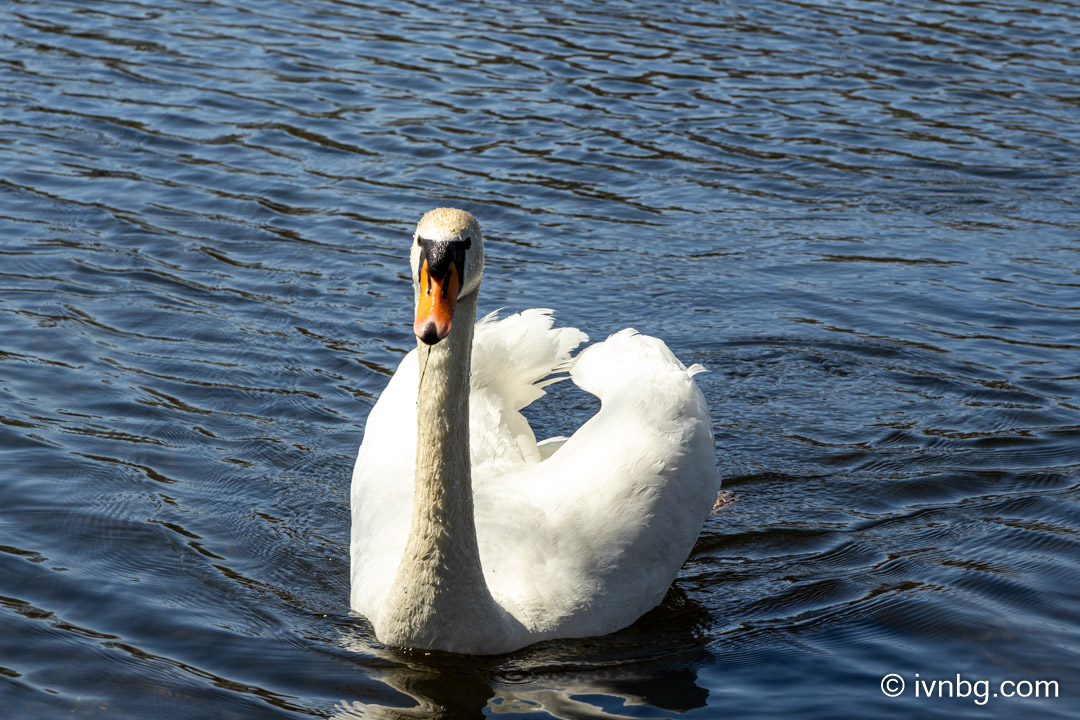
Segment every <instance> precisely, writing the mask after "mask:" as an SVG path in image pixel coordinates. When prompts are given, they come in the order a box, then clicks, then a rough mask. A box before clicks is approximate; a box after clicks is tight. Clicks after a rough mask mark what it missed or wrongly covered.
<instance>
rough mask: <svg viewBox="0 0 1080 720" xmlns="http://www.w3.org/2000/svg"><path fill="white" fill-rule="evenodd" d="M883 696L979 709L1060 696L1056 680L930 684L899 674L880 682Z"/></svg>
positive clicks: (882, 679)
mask: <svg viewBox="0 0 1080 720" xmlns="http://www.w3.org/2000/svg"><path fill="white" fill-rule="evenodd" d="M881 692H883V693H885V695H887V696H888V697H900V696H901V695H909V696H910V695H914V696H915V697H917V698H952V697H956V698H971V699H972V700H973V701H974V702H975V704H976V705H985V704H986V703H987V702H988V701H989V700H990V699H991V698H1020V699H1027V698H1031V699H1034V698H1056V697H1057V696H1058V693H1059V687H1058V681H1057V680H1002V681H1001V682H999V683H996V684H995V683H992V682H991V681H990V680H965V679H964V678H962V677H960V673H957V674H956V678H955V679H953V678H946V679H938V680H928V679H926V678H922V677H919V673H915V677H914V678H912V679H911V680H910V681H905V680H904V678H903V677H902V676H901V675H899V674H898V673H889V674H888V675H886V676H885V677H883V678H881Z"/></svg>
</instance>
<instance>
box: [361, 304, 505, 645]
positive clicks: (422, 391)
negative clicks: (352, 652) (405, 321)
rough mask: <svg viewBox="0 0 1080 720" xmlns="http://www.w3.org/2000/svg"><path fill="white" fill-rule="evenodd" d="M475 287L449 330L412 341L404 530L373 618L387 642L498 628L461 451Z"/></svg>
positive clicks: (453, 639)
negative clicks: (412, 471)
mask: <svg viewBox="0 0 1080 720" xmlns="http://www.w3.org/2000/svg"><path fill="white" fill-rule="evenodd" d="M475 319H476V293H472V294H470V295H468V296H466V297H463V298H461V299H459V300H458V302H457V310H456V311H455V313H454V324H453V329H452V330H451V331H450V334H449V335H448V336H447V337H446V338H445V339H444V340H443V341H442V342H440V343H437V344H436V345H430V346H429V345H425V344H424V343H422V342H421V343H418V347H417V352H418V354H419V356H420V357H419V361H420V363H419V364H420V387H419V393H418V396H417V408H416V415H417V428H416V429H417V437H416V476H415V480H414V495H413V509H412V520H411V523H410V527H409V536H408V540H407V542H406V545H405V552H404V554H403V555H402V558H401V563H400V565H399V566H398V569H397V575H396V576H395V578H394V582H393V585H392V587H391V589H390V592H389V593H388V595H387V597H386V600H385V601H384V604H383V611H382V612H381V613H380V617H379V618H378V620H377V622H376V634H377V635H378V636H379V638H380V639H381V640H382V641H383V642H386V643H388V644H391V645H400V646H405V647H424V648H433V649H442V650H450V651H456V652H469V651H470V647H471V646H472V644H473V643H475V642H477V641H478V640H480V639H481V638H490V637H491V634H492V632H493V631H496V629H497V628H499V627H500V621H501V617H502V616H503V615H505V613H504V612H503V611H502V609H501V608H500V607H499V606H498V604H497V603H496V602H495V601H494V599H493V598H492V597H491V593H490V592H489V591H488V588H487V584H486V582H485V580H484V573H483V568H482V567H481V564H480V550H479V546H478V544H477V539H476V519H475V515H474V512H473V492H472V472H471V467H472V463H471V460H470V456H469V369H470V364H471V355H472V339H473V326H474V324H475Z"/></svg>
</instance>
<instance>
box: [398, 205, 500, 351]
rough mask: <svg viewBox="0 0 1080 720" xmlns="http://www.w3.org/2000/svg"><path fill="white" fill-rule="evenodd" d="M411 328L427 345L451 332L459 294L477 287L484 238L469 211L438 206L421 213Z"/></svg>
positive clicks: (414, 253)
mask: <svg viewBox="0 0 1080 720" xmlns="http://www.w3.org/2000/svg"><path fill="white" fill-rule="evenodd" d="M410 261H411V263H412V278H413V289H414V290H415V294H416V317H415V320H414V321H413V332H414V333H415V334H416V337H417V338H419V339H420V340H421V341H423V342H425V343H427V344H428V345H434V344H435V343H437V342H439V341H440V340H442V339H443V338H445V337H446V336H447V335H449V334H450V328H451V326H452V325H453V321H454V309H455V307H456V306H457V301H458V299H459V298H462V297H465V296H466V295H469V294H471V293H475V292H476V291H477V290H479V289H480V276H481V275H482V274H483V272H484V238H483V235H482V234H481V232H480V223H478V222H476V218H474V217H473V216H472V214H471V213H467V212H465V211H464V210H456V209H454V208H436V209H434V210H431V211H430V212H428V213H426V214H425V215H424V217H422V218H420V222H419V223H417V225H416V232H415V233H414V234H413V243H412V251H411V252H410Z"/></svg>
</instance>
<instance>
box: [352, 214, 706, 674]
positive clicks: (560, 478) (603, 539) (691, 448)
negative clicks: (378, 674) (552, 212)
mask: <svg viewBox="0 0 1080 720" xmlns="http://www.w3.org/2000/svg"><path fill="white" fill-rule="evenodd" d="M440 212H441V213H444V215H445V214H446V213H460V216H457V215H452V216H450V217H451V220H452V221H447V220H443V219H440V222H425V221H428V220H429V216H431V215H432V213H440ZM432 213H429V214H428V216H425V219H424V220H422V221H421V224H420V226H419V227H418V233H417V235H416V238H417V240H418V241H419V240H428V239H430V238H428V237H426V236H427V235H438V238H436V239H437V240H439V241H440V242H460V241H461V240H463V239H464V238H465V237H467V238H468V239H469V240H470V241H471V245H472V247H476V246H477V245H479V244H480V243H481V242H482V238H481V237H480V230H479V226H478V225H476V224H475V220H474V219H473V218H472V216H471V215H468V214H467V213H463V212H462V211H445V210H443V211H432ZM444 226H445V227H444ZM416 255H417V253H416V252H414V263H413V264H414V268H413V270H414V272H413V276H414V280H416V281H417V296H418V298H419V297H420V295H421V293H422V292H423V290H424V288H422V287H420V279H421V278H426V277H427V276H426V275H422V274H421V271H422V270H423V269H426V268H427V265H424V264H423V263H424V262H426V257H427V256H422V257H421V259H420V260H419V262H420V264H421V267H417V263H418V261H417V259H416ZM481 258H482V255H481ZM461 267H463V268H464V267H466V266H465V265H462V266H461ZM474 274H478V273H475V272H474ZM464 275H465V279H464V285H465V286H466V289H467V287H468V284H469V283H470V277H469V270H464ZM475 280H476V285H477V286H478V284H479V278H478V277H476V278H475ZM418 302H419V300H418ZM470 311H471V312H472V313H473V315H472V316H468V317H466V316H462V315H463V313H464V314H468V313H469V312H470ZM474 316H475V291H474V292H472V293H466V292H464V291H463V293H462V294H461V295H460V296H459V297H458V299H457V312H456V313H455V317H454V325H453V330H452V331H451V332H450V333H449V335H448V337H447V340H444V341H441V342H438V343H437V344H433V345H427V343H426V342H423V341H421V342H419V343H418V348H419V349H418V350H414V351H412V352H410V353H409V354H408V355H407V356H406V357H405V358H404V359H403V360H402V362H401V364H400V366H399V367H398V369H397V372H395V374H394V376H393V377H392V378H391V380H390V383H389V385H388V386H387V387H386V389H385V391H384V392H383V394H382V395H381V397H380V398H379V400H378V402H377V403H376V405H375V407H374V408H373V409H372V411H371V414H370V415H369V417H368V421H367V425H366V427H365V431H364V440H363V443H362V445H361V447H360V452H359V455H358V457H357V460H356V466H355V469H354V472H353V480H352V523H353V526H352V544H351V553H352V575H351V579H352V592H351V605H352V607H353V609H354V610H356V611H358V612H360V613H361V614H363V615H365V616H366V617H367V618H369V619H370V620H371V621H372V623H373V625H374V626H375V630H376V635H377V636H378V637H379V639H380V640H381V641H383V642H386V643H388V644H393V645H408V646H414V647H425V648H433V649H442V650H449V651H455V652H469V653H495V652H505V651H509V650H513V649H516V648H519V647H523V646H525V645H528V644H530V643H533V642H537V641H539V640H543V639H548V638H557V637H584V636H592V635H600V634H606V633H609V632H613V631H615V630H618V629H620V628H622V627H625V626H627V625H629V624H630V623H632V622H633V621H634V620H636V619H637V618H638V617H640V616H641V615H642V614H643V613H645V612H647V611H648V610H650V609H651V608H653V607H655V606H656V605H657V604H658V603H659V602H660V601H661V600H662V599H663V597H664V594H665V593H666V591H667V589H668V586H669V585H670V584H671V581H672V580H673V579H674V577H675V576H676V574H677V572H678V570H679V567H680V566H681V565H682V563H683V562H684V561H685V560H686V557H687V556H688V555H689V553H690V550H691V549H692V547H693V545H694V542H695V540H696V538H697V536H698V533H699V532H700V530H701V527H702V524H703V522H704V520H705V518H706V517H707V516H708V514H709V511H710V509H711V508H712V506H713V502H714V501H715V499H716V494H717V491H718V490H719V485H720V480H719V476H718V474H717V471H716V467H715V457H714V446H713V436H712V431H711V427H710V422H709V414H708V409H707V407H706V404H705V399H704V397H703V396H702V394H701V391H700V390H699V389H698V387H697V385H696V383H695V382H694V381H693V379H692V376H693V375H694V374H695V373H696V372H697V371H699V370H701V369H702V368H701V367H700V366H693V367H692V368H690V369H689V370H688V369H687V368H686V367H685V366H684V365H683V364H682V363H681V362H679V360H678V359H677V358H676V357H675V356H674V355H673V354H672V353H671V351H670V350H669V349H668V348H667V346H666V345H665V344H664V343H663V342H662V341H660V340H658V339H656V338H652V337H648V336H645V335H640V334H638V333H636V332H635V331H633V330H623V331H621V332H618V333H616V334H614V335H612V336H611V337H609V338H608V339H607V340H605V341H604V342H601V343H597V344H595V345H592V346H590V347H588V348H586V349H585V350H583V351H582V352H581V353H580V354H579V355H578V356H577V358H576V359H571V352H572V351H573V350H574V349H575V348H577V347H578V346H579V345H580V344H581V343H582V342H584V341H586V340H587V339H588V338H587V337H586V335H585V334H584V333H582V332H580V331H578V330H576V329H573V328H554V327H553V319H552V313H551V311H550V310H526V311H524V312H522V313H519V314H515V315H511V316H509V317H506V318H503V319H501V320H498V319H495V317H494V316H493V315H489V316H487V317H485V318H484V319H482V320H481V321H480V322H478V323H476V325H475V332H474V334H473V337H472V338H471V340H472V342H471V345H470V344H467V340H468V338H467V335H468V334H469V333H468V332H467V331H466V332H461V331H460V330H459V328H461V327H462V325H463V324H464V323H468V324H469V326H470V327H471V326H472V323H473V317H474ZM417 322H418V325H417V327H418V328H420V327H421V325H420V319H419V318H418V320H417ZM420 332H421V331H420V330H418V336H419V335H420ZM455 333H458V335H457V336H455ZM455 343H456V344H455ZM470 347H471V351H472V352H471V362H470V363H469V365H467V366H466V367H470V368H471V377H468V378H466V377H464V375H465V372H464V370H463V371H461V372H460V373H459V374H458V375H459V376H458V378H457V379H455V377H454V373H453V371H452V369H451V370H444V369H442V368H444V367H452V364H450V365H447V364H446V363H449V362H450V361H449V360H446V362H445V363H444V362H443V361H442V360H440V358H441V357H443V355H437V353H444V354H445V357H447V358H451V357H453V354H454V353H455V352H456V353H458V354H459V355H460V354H464V355H465V356H466V357H467V356H468V349H467V348H470ZM425 353H430V355H426V356H425V355H424V354H425ZM422 358H423V360H424V363H423V364H424V365H425V367H424V375H425V379H424V380H423V381H421V380H420V378H421V364H422V363H421V359H422ZM566 370H569V375H570V378H571V379H572V380H573V382H574V383H575V384H576V385H578V386H579V387H580V388H582V389H583V390H586V391H588V392H590V393H592V394H594V395H596V396H597V397H599V398H600V402H601V407H600V410H599V411H598V412H597V413H596V415H594V416H593V417H592V418H590V419H589V420H588V421H587V422H585V424H583V425H582V426H581V427H580V428H579V429H578V430H577V431H576V432H575V433H574V434H573V435H572V436H571V437H569V438H568V439H565V440H561V439H559V440H555V441H552V442H546V443H540V444H538V443H537V441H536V439H535V437H534V436H533V432H532V430H531V428H530V427H529V424H528V422H527V421H526V419H525V417H524V416H523V415H522V414H521V413H520V410H521V409H522V408H523V407H525V406H526V405H528V404H529V403H531V402H533V401H534V400H536V399H537V398H539V397H541V396H542V395H543V389H542V388H543V387H544V385H546V384H548V383H549V382H551V381H553V380H552V378H551V375H552V373H559V372H561V371H566ZM455 384H456V385H458V386H459V387H457V388H455V387H454V386H455ZM420 386H423V387H424V388H425V390H423V391H421V394H424V395H428V394H432V391H429V390H428V389H427V388H438V389H439V391H440V392H443V391H445V392H446V393H448V394H449V397H451V398H453V397H456V396H457V395H459V394H461V393H467V407H468V417H467V428H463V427H459V425H460V424H461V423H462V422H464V421H462V420H460V418H458V417H457V416H456V415H454V414H453V413H452V412H451V411H449V410H447V411H446V412H445V413H443V412H442V411H441V408H442V407H443V406H442V405H441V404H439V403H436V404H435V405H431V406H425V405H424V404H423V403H420V407H421V410H420V411H419V412H420V413H421V416H420V417H418V409H417V408H418V387H420ZM447 402H448V403H449V402H450V401H449V400H448V401H447ZM425 407H434V408H435V410H434V411H430V410H426V409H424V408H425ZM418 432H419V434H420V436H421V437H428V438H430V437H435V438H437V439H438V442H439V443H442V444H440V445H439V446H438V447H439V448H451V449H452V448H453V447H455V443H456V444H457V445H460V444H463V443H465V444H467V445H468V452H469V455H468V456H469V457H471V463H470V467H463V468H462V467H457V466H458V465H462V464H465V463H463V462H459V463H457V464H454V463H442V458H443V456H444V455H446V452H445V451H443V450H438V451H437V452H436V453H435V455H434V456H433V455H431V451H432V448H430V447H429V448H427V450H426V452H425V453H421V454H420V456H421V457H422V458H425V457H426V458H428V459H427V460H422V461H421V463H422V465H423V466H422V467H417V457H418V454H417V438H418ZM425 433H427V434H425ZM466 436H467V438H466ZM455 438H456V439H455ZM425 442H433V441H430V440H428V441H425ZM461 457H465V456H461ZM427 466H437V467H436V469H434V470H432V469H430V468H429V467H427ZM470 485H471V490H470V487H469V486H470ZM422 488H429V489H430V492H429V491H428V490H424V491H423V492H422ZM469 492H471V500H472V501H471V506H472V507H471V510H472V518H473V522H471V523H470V522H469V521H468V518H467V517H466V518H465V519H463V520H460V521H459V520H458V519H455V518H456V514H460V515H462V516H467V515H468V514H469V507H468V506H469V504H470V503H467V502H464V500H466V499H467V498H466V499H462V498H459V497H458V496H459V495H461V494H463V493H469ZM432 497H434V498H437V500H430V498H432ZM415 498H429V499H428V500H426V501H425V500H417V499H415ZM414 501H415V502H428V503H429V504H433V505H438V506H439V507H435V508H414V507H413V506H414ZM459 502H460V503H463V504H462V505H461V506H460V507H458V503H459ZM444 506H445V507H444ZM455 508H457V509H455ZM414 510H415V512H414ZM425 513H427V514H425ZM432 513H434V515H432ZM428 515H432V517H434V518H435V520H430V519H425V518H427V517H428ZM444 516H446V517H444ZM447 517H448V518H449V519H446V518H447ZM432 524H434V526H435V527H429V525H432ZM470 525H472V526H474V528H475V529H474V530H470ZM462 528H464V529H462ZM470 533H472V534H474V535H475V540H474V541H473V540H472V539H470V538H468V537H455V536H462V535H466V536H467V535H469V534H470ZM470 543H473V544H472V545H470ZM407 545H408V546H409V548H408V549H407ZM470 547H471V548H472V549H471V550H470ZM477 554H478V557H475V556H476V555H477ZM481 586H482V587H481ZM403 605H404V606H405V607H403Z"/></svg>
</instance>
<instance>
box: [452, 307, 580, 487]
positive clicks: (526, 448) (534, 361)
mask: <svg viewBox="0 0 1080 720" xmlns="http://www.w3.org/2000/svg"><path fill="white" fill-rule="evenodd" d="M553 324H554V318H553V317H552V311H551V310H547V309H538V308H537V309H531V310H524V311H522V312H520V313H516V314H514V315H510V316H508V317H505V318H502V319H496V314H495V313H491V314H489V315H487V316H486V317H484V318H483V319H482V320H480V322H478V323H477V324H476V333H475V335H474V336H473V354H472V382H471V383H470V390H471V392H470V395H469V424H470V426H471V432H470V433H469V442H470V444H471V452H472V463H473V470H474V474H475V472H476V471H477V469H478V468H481V467H484V466H488V468H487V472H488V474H498V473H505V472H508V471H510V470H511V469H513V468H516V467H519V466H521V465H523V464H530V463H536V462H539V461H540V459H541V450H540V449H539V447H538V445H537V442H536V437H535V436H534V435H533V431H532V428H531V427H529V422H528V420H526V419H525V416H524V415H522V414H521V409H522V408H524V407H525V406H526V405H528V404H529V403H531V402H533V401H534V400H537V399H538V398H540V397H542V396H543V395H544V387H545V386H546V385H549V384H551V383H552V382H557V381H558V380H561V379H563V378H565V375H563V376H557V375H556V376H554V377H553V376H552V374H553V373H558V372H560V371H563V370H566V369H568V368H569V366H570V353H571V352H572V351H573V350H574V349H575V348H576V347H577V346H578V345H580V344H581V343H583V342H585V341H586V340H588V339H589V337H588V335H586V334H585V333H583V332H581V331H580V330H578V329H577V328H571V327H564V328H554V327H553Z"/></svg>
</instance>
